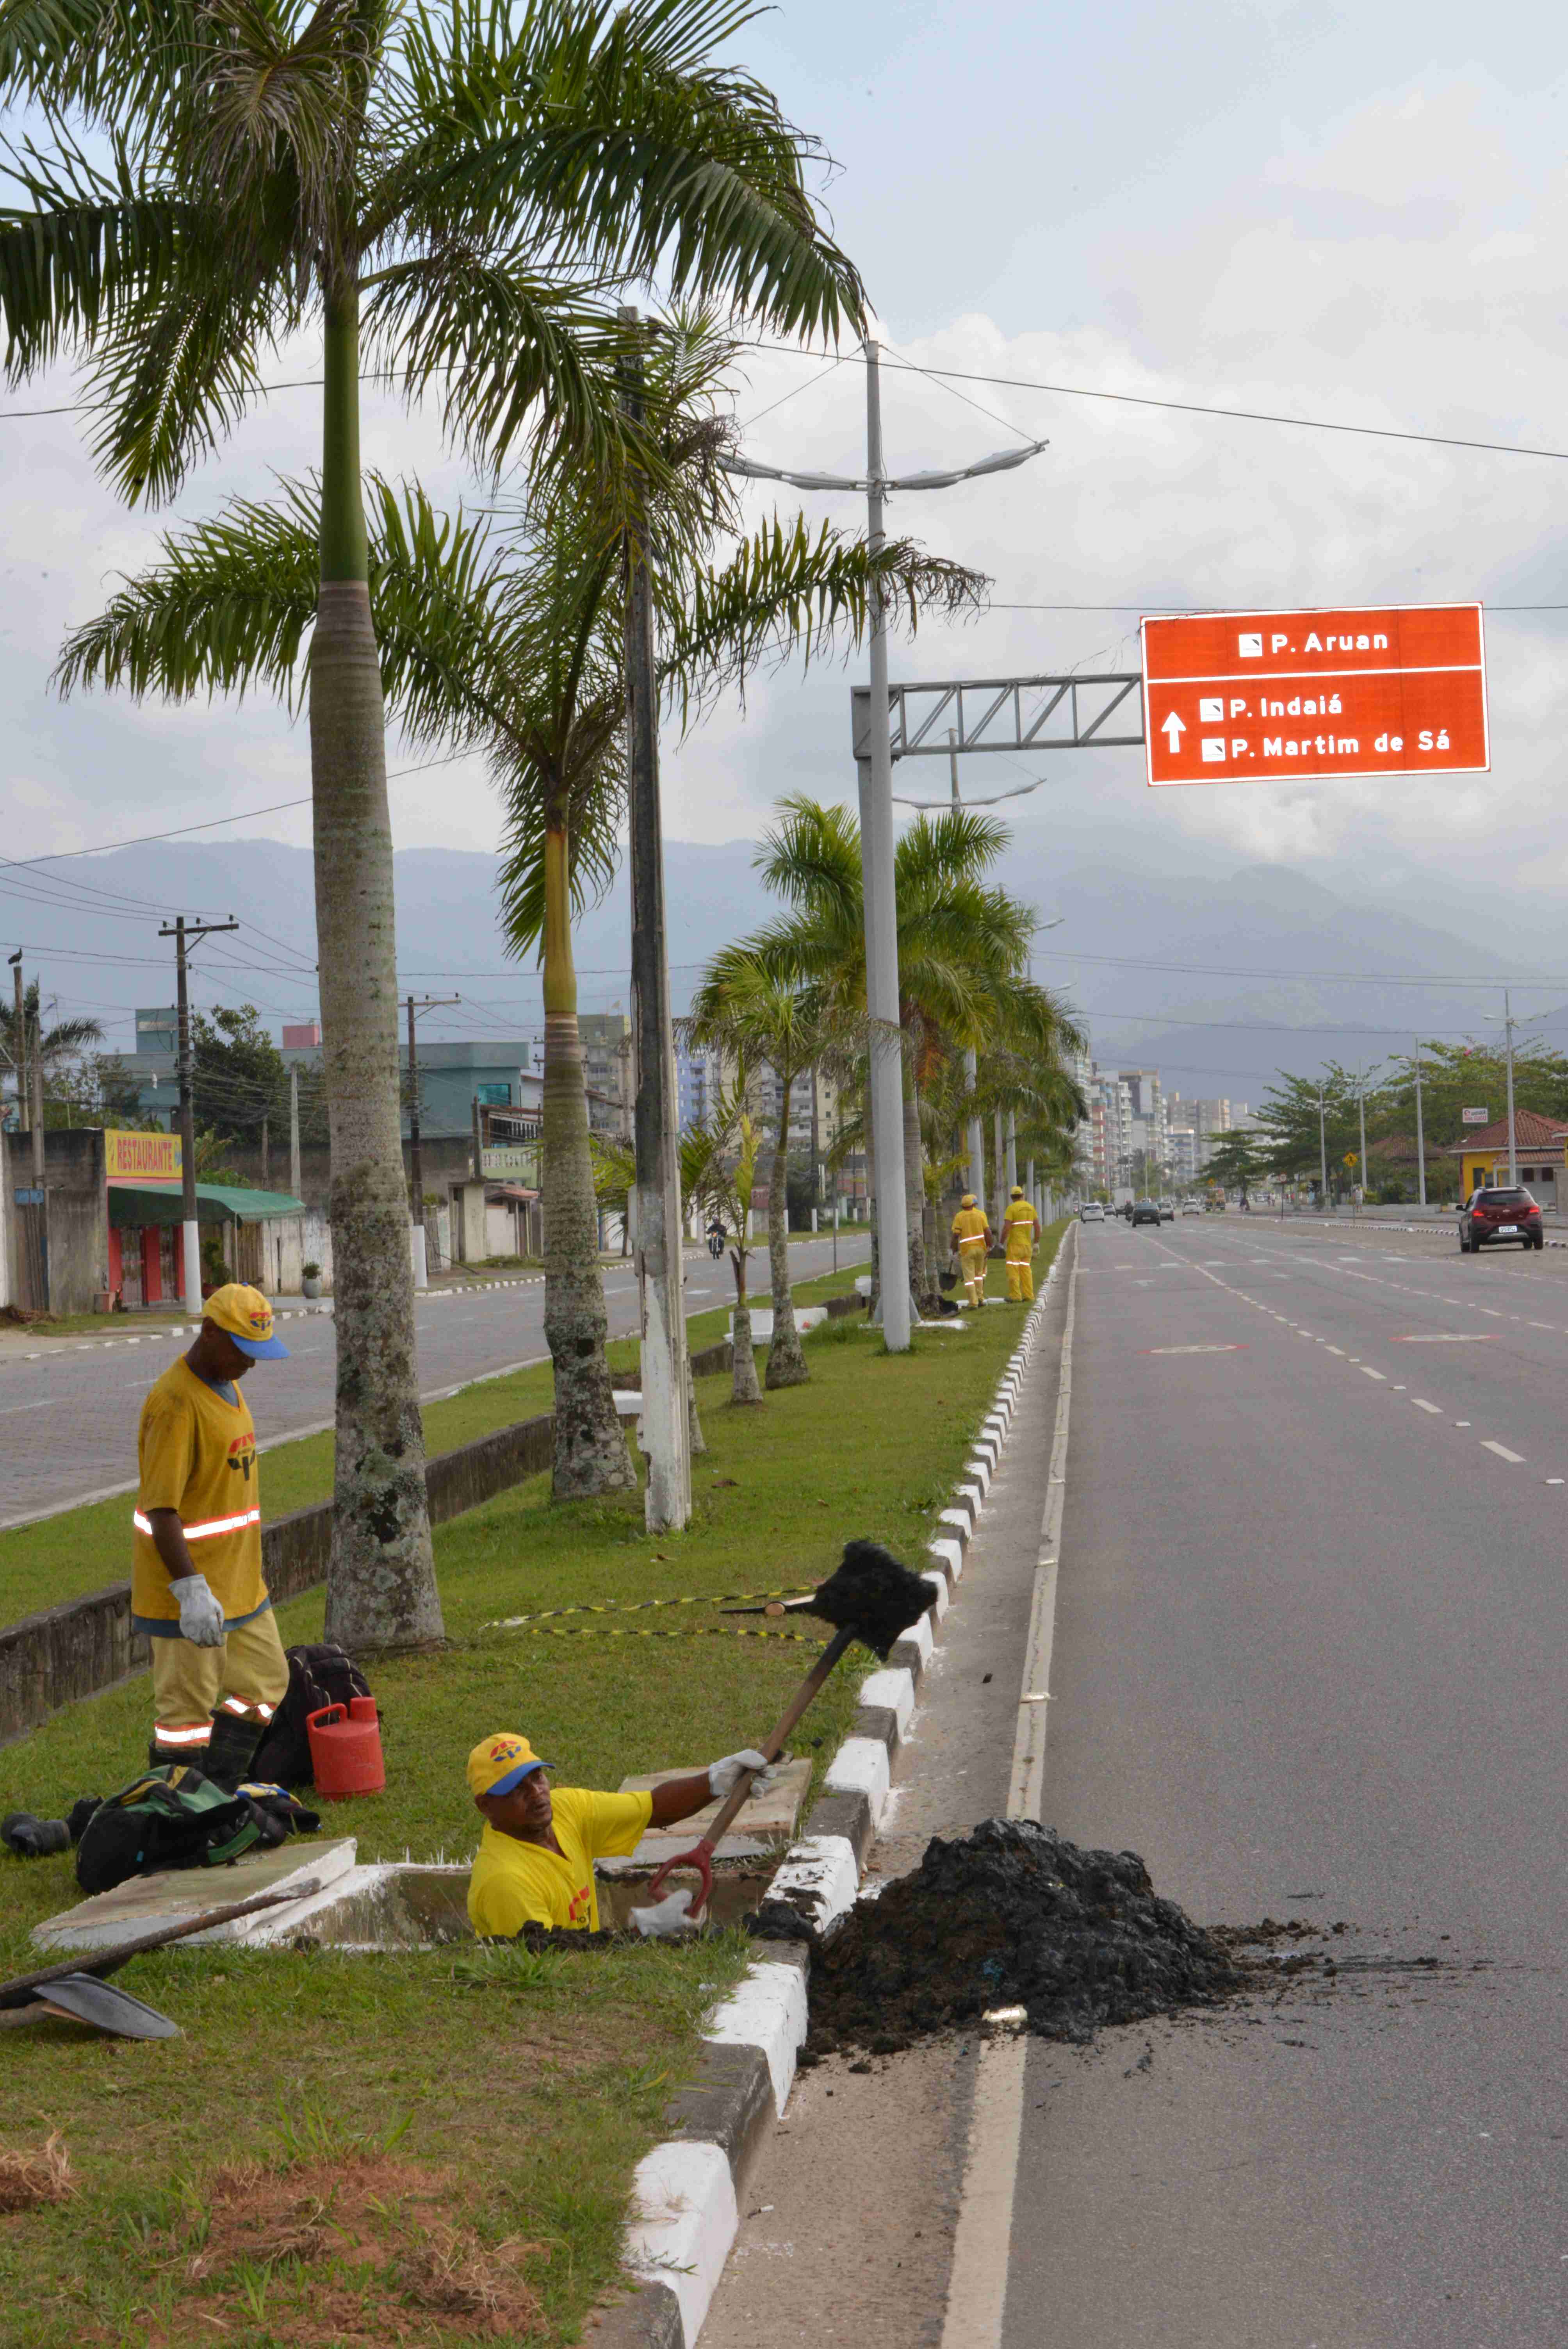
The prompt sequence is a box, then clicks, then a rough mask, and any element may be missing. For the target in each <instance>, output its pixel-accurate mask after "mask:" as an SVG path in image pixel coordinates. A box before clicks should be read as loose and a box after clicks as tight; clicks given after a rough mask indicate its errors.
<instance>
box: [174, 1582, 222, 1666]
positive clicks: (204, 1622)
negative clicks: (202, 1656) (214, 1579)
mask: <svg viewBox="0 0 1568 2349" xmlns="http://www.w3.org/2000/svg"><path fill="white" fill-rule="evenodd" d="M174 1596H175V1598H176V1599H178V1600H179V1601H180V1636H181V1639H182V1640H190V1642H191V1646H192V1647H193V1648H221V1647H222V1644H223V1610H222V1608H221V1607H220V1606H219V1604H218V1601H217V1600H216V1599H214V1598H213V1596H212V1593H211V1588H209V1586H208V1582H207V1578H206V1576H205V1575H203V1574H185V1575H181V1578H180V1580H179V1581H178V1582H177V1583H176V1584H175V1585H174Z"/></svg>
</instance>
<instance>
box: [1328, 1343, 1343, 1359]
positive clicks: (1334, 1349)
mask: <svg viewBox="0 0 1568 2349" xmlns="http://www.w3.org/2000/svg"><path fill="white" fill-rule="evenodd" d="M1329 1352H1330V1353H1331V1354H1337V1355H1338V1357H1339V1359H1340V1361H1344V1360H1345V1349H1344V1347H1343V1346H1330V1348H1329Z"/></svg>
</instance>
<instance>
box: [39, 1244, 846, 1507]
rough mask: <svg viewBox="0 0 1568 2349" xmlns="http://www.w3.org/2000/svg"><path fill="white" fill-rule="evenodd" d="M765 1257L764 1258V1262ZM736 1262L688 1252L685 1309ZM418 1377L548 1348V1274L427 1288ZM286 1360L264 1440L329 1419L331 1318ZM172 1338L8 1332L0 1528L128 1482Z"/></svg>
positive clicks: (296, 1343) (812, 1256) (817, 1247)
mask: <svg viewBox="0 0 1568 2349" xmlns="http://www.w3.org/2000/svg"><path fill="white" fill-rule="evenodd" d="M867 1253H868V1247H867V1241H866V1238H865V1236H864V1234H863V1233H862V1234H857V1235H856V1236H855V1237H853V1238H851V1237H846V1236H845V1235H843V1234H841V1235H840V1239H839V1262H840V1264H841V1265H844V1264H850V1263H859V1262H861V1259H862V1258H863V1257H865V1256H866V1255H867ZM832 1260H833V1244H832V1240H831V1238H827V1239H822V1240H813V1241H800V1242H798V1243H796V1244H795V1245H794V1246H793V1247H791V1249H790V1264H791V1267H792V1268H793V1272H794V1277H795V1278H796V1280H798V1281H799V1280H808V1279H810V1278H811V1277H812V1276H813V1275H814V1274H817V1273H821V1272H825V1271H827V1270H828V1269H829V1268H830V1266H831V1263H832ZM765 1265H766V1258H764V1266H765ZM730 1295H731V1283H730V1280H729V1276H728V1270H727V1267H726V1266H724V1265H722V1264H717V1265H716V1264H714V1263H713V1261H712V1260H711V1258H710V1257H708V1255H707V1251H706V1249H698V1250H696V1251H695V1252H693V1253H692V1254H690V1255H689V1256H688V1257H687V1259H686V1300H687V1310H688V1311H689V1312H692V1313H705V1312H708V1311H710V1310H712V1309H714V1308H716V1307H719V1306H723V1305H725V1304H727V1302H728V1301H729V1299H730ZM604 1298H605V1304H606V1307H607V1309H608V1312H609V1323H610V1335H611V1336H612V1337H613V1338H619V1337H625V1336H627V1335H628V1334H630V1333H632V1332H633V1331H634V1330H635V1329H636V1326H637V1284H636V1278H635V1276H634V1274H633V1273H632V1272H631V1271H630V1270H629V1269H627V1270H622V1269H621V1268H619V1267H611V1268H607V1270H606V1272H605V1275H604ZM415 1326H416V1328H417V1330H418V1340H419V1384H420V1395H421V1398H422V1400H423V1401H424V1402H433V1401H434V1400H435V1399H436V1398H437V1397H438V1395H441V1394H444V1393H447V1392H450V1391H451V1390H452V1389H453V1388H454V1387H458V1386H461V1385H463V1384H464V1383H465V1382H466V1381H469V1380H471V1379H477V1378H483V1377H485V1376H486V1375H488V1374H492V1373H494V1372H495V1371H502V1370H508V1369H515V1368H517V1367H519V1366H521V1365H522V1364H524V1363H528V1362H533V1361H542V1360H543V1359H545V1358H546V1348H545V1343H544V1281H543V1276H542V1274H541V1275H535V1276H534V1277H533V1278H532V1279H531V1280H529V1281H527V1282H525V1283H524V1284H523V1285H521V1286H520V1287H516V1288H495V1289H479V1290H468V1291H459V1292H457V1293H455V1294H452V1295H449V1296H442V1297H436V1296H431V1297H427V1298H421V1299H419V1300H418V1304H417V1305H416V1308H415ZM279 1334H280V1335H281V1336H282V1337H283V1338H284V1340H285V1341H286V1343H287V1344H288V1346H289V1348H290V1350H291V1359H290V1360H289V1361H287V1362H263V1363H258V1365H257V1366H256V1369H255V1370H254V1371H253V1372H252V1374H251V1377H250V1380H249V1381H248V1383H247V1386H246V1389H245V1392H246V1394H247V1396H248V1397H249V1399H250V1404H251V1411H252V1414H253V1417H254V1419H255V1422H256V1427H257V1432H258V1434H259V1435H260V1437H261V1441H262V1444H263V1449H264V1448H265V1447H266V1446H267V1445H268V1444H274V1443H278V1442H281V1441H282V1440H284V1438H286V1437H288V1436H291V1435H300V1434H304V1433H307V1432H308V1431H310V1430H311V1429H314V1428H318V1427H322V1426H329V1425H330V1424H331V1423H332V1416H333V1408H334V1388H335V1379H336V1360H337V1336H336V1324H335V1322H334V1320H333V1319H332V1318H331V1316H330V1315H325V1314H322V1315H314V1316H312V1317H310V1318H308V1319H301V1320H291V1321H289V1322H287V1323H285V1324H284V1325H283V1327H282V1328H281V1330H280V1332H279ZM175 1343H176V1341H175V1340H174V1339H172V1338H166V1337H154V1336H153V1335H152V1334H151V1333H150V1332H149V1333H147V1334H146V1335H144V1336H143V1337H142V1338H141V1339H140V1340H139V1342H137V1343H132V1342H131V1341H130V1340H129V1339H128V1338H122V1339H120V1340H119V1342H118V1343H117V1344H113V1345H105V1344H104V1343H103V1342H102V1341H101V1340H98V1341H96V1342H91V1341H88V1340H83V1341H81V1343H80V1344H79V1345H78V1344H77V1343H74V1342H73V1341H71V1340H57V1341H55V1342H54V1343H53V1344H51V1345H49V1346H47V1347H46V1348H45V1349H43V1350H40V1351H39V1352H38V1353H37V1355H36V1359H32V1360H29V1359H28V1356H27V1350H26V1348H25V1347H23V1346H22V1345H20V1344H15V1343H13V1342H11V1341H7V1343H6V1344H5V1346H4V1347H0V1526H4V1525H5V1524H8V1523H15V1522H16V1521H18V1520H20V1519H25V1518H26V1517H28V1516H36V1515H37V1514H39V1513H40V1512H42V1511H44V1510H46V1509H51V1508H57V1507H59V1506H62V1505H63V1504H65V1503H68V1502H71V1501H76V1500H81V1499H85V1498H86V1497H88V1495H91V1494H94V1493H101V1492H104V1491H113V1490H116V1489H117V1488H119V1487H121V1486H123V1485H125V1484H126V1483H127V1482H128V1480H129V1479H130V1478H132V1477H134V1475H135V1473H136V1430H137V1422H138V1419H139V1415H140V1412H141V1404H142V1398H143V1396H144V1395H145V1394H146V1392H147V1390H148V1388H149V1387H150V1385H151V1383H152V1381H153V1380H154V1379H155V1378H156V1377H157V1376H158V1375H159V1374H160V1371H162V1370H163V1369H164V1368H166V1366H167V1365H168V1363H169V1362H170V1361H171V1360H172V1359H173V1354H174V1350H175Z"/></svg>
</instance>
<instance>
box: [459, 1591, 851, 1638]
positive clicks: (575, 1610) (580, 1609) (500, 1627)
mask: <svg viewBox="0 0 1568 2349" xmlns="http://www.w3.org/2000/svg"><path fill="white" fill-rule="evenodd" d="M815 1588H817V1586H816V1584H815V1583H814V1582H795V1583H789V1584H788V1585H787V1586H786V1588H784V1589H782V1590H727V1591H724V1592H722V1593H721V1594H719V1595H718V1596H717V1597H716V1596H715V1595H714V1594H713V1593H712V1592H710V1591H690V1592H687V1593H686V1595H685V1596H684V1597H682V1598H678V1599H598V1600H594V1599H583V1600H581V1601H580V1602H579V1603H578V1604H577V1605H576V1606H574V1607H545V1608H542V1609H540V1611H539V1613H538V1614H537V1615H504V1616H501V1617H500V1619H498V1620H496V1621H494V1622H491V1623H481V1624H480V1630H481V1631H521V1630H523V1629H524V1627H525V1626H526V1625H528V1624H531V1623H552V1622H554V1620H555V1619H556V1618H557V1617H558V1616H561V1615H635V1614H638V1613H639V1612H641V1610H642V1609H644V1608H647V1607H740V1606H746V1605H748V1604H749V1603H750V1602H751V1601H752V1600H754V1599H804V1598H806V1597H808V1596H809V1595H810V1592H811V1591H813V1590H815Z"/></svg>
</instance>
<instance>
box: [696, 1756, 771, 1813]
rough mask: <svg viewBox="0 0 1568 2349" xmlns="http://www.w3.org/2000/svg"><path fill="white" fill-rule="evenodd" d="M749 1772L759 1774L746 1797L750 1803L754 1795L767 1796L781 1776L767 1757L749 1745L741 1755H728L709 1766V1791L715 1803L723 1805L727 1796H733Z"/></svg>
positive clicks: (752, 1782)
mask: <svg viewBox="0 0 1568 2349" xmlns="http://www.w3.org/2000/svg"><path fill="white" fill-rule="evenodd" d="M748 1770H755V1771H756V1773H757V1775H756V1777H755V1778H753V1780H752V1781H751V1785H750V1789H749V1791H748V1795H747V1797H746V1799H747V1801H748V1802H749V1801H750V1800H751V1796H752V1795H765V1794H766V1793H767V1792H768V1789H769V1786H770V1785H772V1784H773V1781H774V1779H775V1778H776V1777H777V1776H778V1775H779V1773H778V1771H777V1770H776V1769H775V1768H774V1766H773V1764H772V1763H771V1762H769V1759H768V1757H767V1755H766V1754H758V1751H757V1748H756V1746H755V1745H748V1746H747V1747H746V1748H745V1750H744V1751H743V1752H742V1753H739V1754H726V1755H725V1756H724V1758H723V1760H722V1761H720V1762H710V1763H709V1764H708V1768H707V1791H708V1793H709V1794H710V1795H712V1796H713V1799H714V1801H715V1802H716V1803H722V1802H723V1801H724V1800H725V1799H726V1797H727V1795H733V1794H734V1792H735V1789H736V1787H737V1786H738V1784H739V1783H740V1780H741V1778H742V1777H743V1776H744V1775H745V1774H746V1772H747V1771H748Z"/></svg>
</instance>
